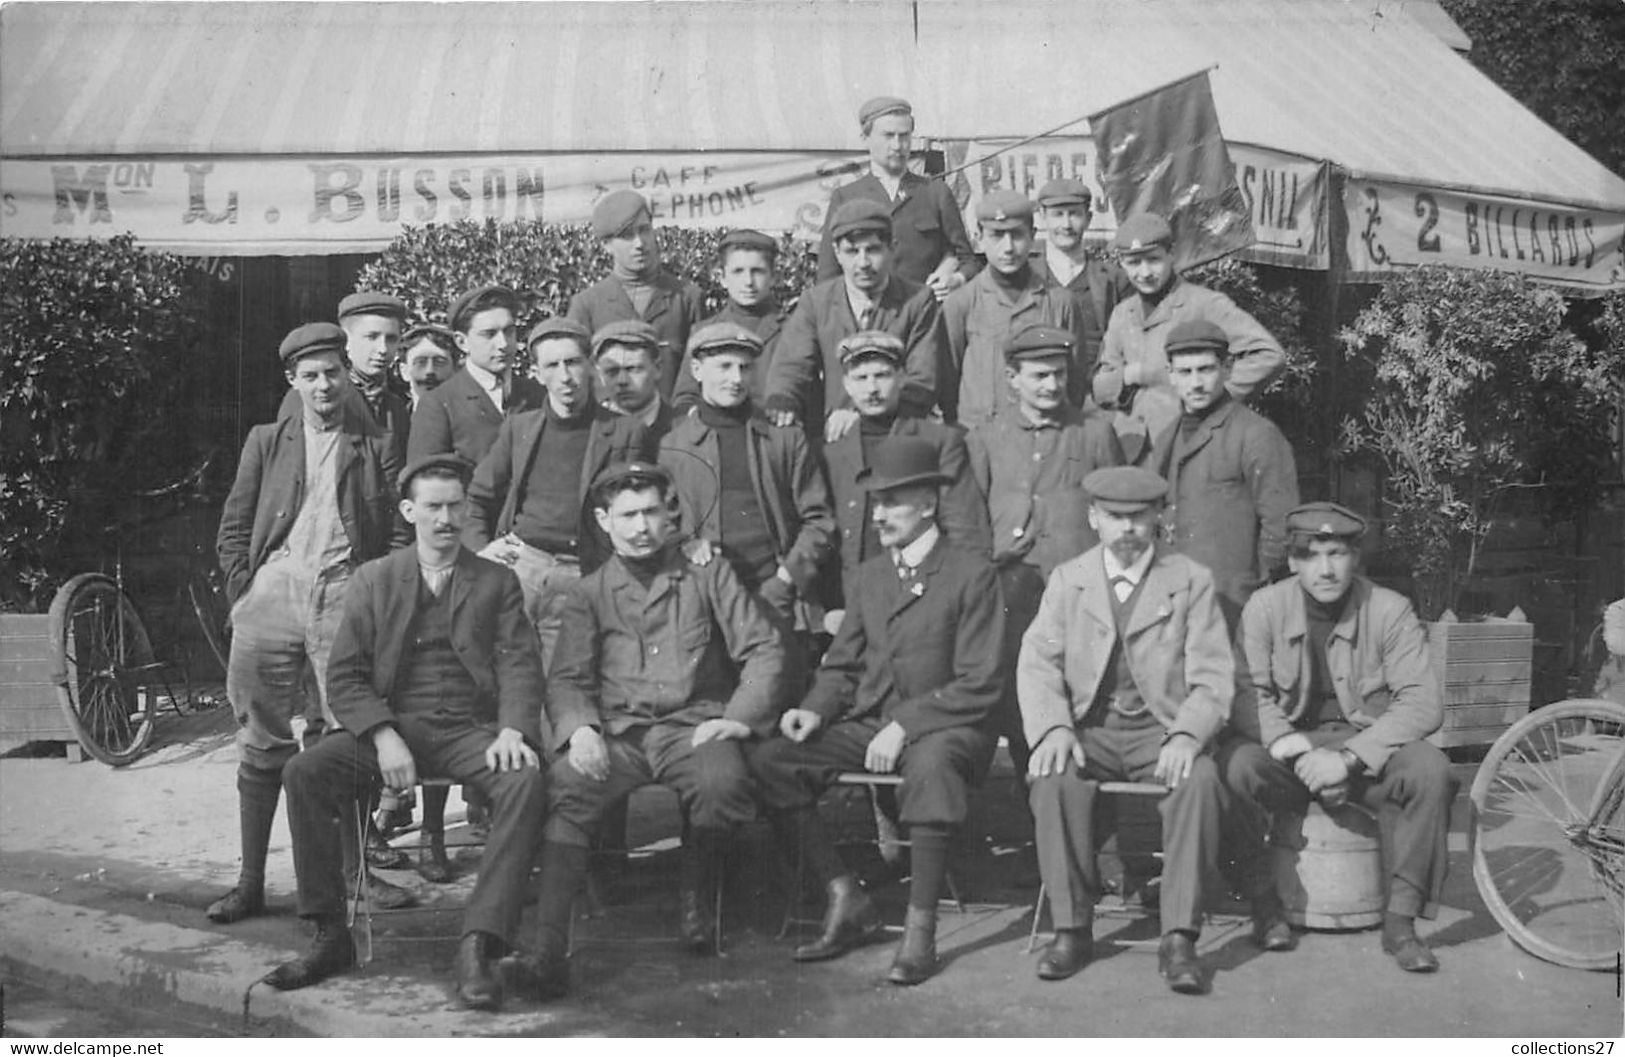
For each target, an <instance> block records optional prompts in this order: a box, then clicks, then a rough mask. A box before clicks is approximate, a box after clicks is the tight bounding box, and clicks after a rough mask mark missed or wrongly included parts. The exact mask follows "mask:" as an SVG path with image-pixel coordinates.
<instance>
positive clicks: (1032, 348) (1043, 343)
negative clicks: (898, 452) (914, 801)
mask: <svg viewBox="0 0 1625 1057" xmlns="http://www.w3.org/2000/svg"><path fill="white" fill-rule="evenodd" d="M983 274H986V273H985V272H984V273H983ZM980 281H981V276H977V277H976V279H975V280H973V283H974V282H980ZM965 289H967V290H968V289H970V287H968V286H967V287H965ZM955 296H958V295H957V294H956V295H955ZM1076 340H1077V339H1076V335H1074V334H1073V333H1072V332H1071V331H1068V330H1060V329H1057V328H1055V327H1045V326H1031V327H1026V328H1024V329H1022V330H1019V331H1017V332H1016V333H1014V334H1012V335H1010V336H1009V337H1008V338H1006V339H1005V341H1004V344H1003V346H1002V348H1001V350H1000V351H1001V352H1002V356H1001V359H1003V361H1004V363H1005V368H1004V372H1003V377H1002V378H1000V379H999V382H1000V383H1001V384H1000V389H1001V390H1003V391H1004V392H1006V393H1010V394H1012V395H1013V397H1014V404H1013V410H1012V412H1010V413H1007V414H1004V415H1001V416H1000V417H998V418H996V419H992V420H990V421H987V422H984V423H982V424H981V425H979V426H977V427H976V428H975V429H973V430H971V432H970V436H969V438H968V443H969V449H970V466H971V473H972V474H973V475H974V476H975V478H976V484H977V488H978V490H979V491H980V492H981V494H982V495H983V496H984V497H985V501H986V503H987V511H988V519H989V521H990V522H991V525H992V538H993V562H994V564H995V565H997V566H998V569H999V585H1000V587H1001V589H1002V591H1003V595H1004V606H1005V609H1004V614H1005V617H1004V644H1003V650H1004V653H1003V656H1004V663H1005V665H1006V668H1007V670H1012V671H1013V670H1014V669H1015V664H1016V658H1017V656H1018V655H1019V653H1020V652H1021V636H1022V634H1023V633H1024V632H1026V630H1027V625H1028V624H1030V623H1031V622H1032V619H1033V615H1034V614H1035V613H1037V612H1038V599H1039V597H1040V596H1041V595H1042V594H1043V593H1044V584H1045V582H1046V581H1048V579H1049V575H1050V573H1052V572H1054V571H1055V567H1056V566H1057V565H1060V564H1061V563H1062V562H1064V561H1068V560H1070V559H1072V558H1076V557H1077V556H1078V555H1080V554H1082V553H1083V552H1084V551H1086V550H1088V549H1089V548H1090V547H1093V546H1094V545H1095V544H1096V543H1099V542H1100V539H1099V537H1098V536H1096V535H1095V532H1094V529H1092V528H1091V527H1090V524H1089V495H1088V493H1087V492H1085V491H1084V488H1083V481H1084V478H1086V477H1088V476H1089V474H1091V473H1093V472H1094V471H1095V470H1099V469H1103V468H1105V467H1108V466H1118V465H1121V463H1122V462H1123V452H1122V449H1121V448H1119V447H1118V444H1117V434H1116V433H1115V432H1113V430H1112V426H1111V422H1110V421H1109V420H1108V419H1107V418H1106V417H1105V416H1104V415H1103V414H1101V413H1100V412H1098V411H1094V410H1090V411H1080V410H1079V409H1078V408H1077V407H1076V406H1074V405H1073V404H1072V403H1071V402H1070V401H1069V400H1068V399H1067V390H1068V387H1069V382H1070V381H1071V372H1072V369H1073V365H1074V364H1075V363H1076V362H1077V361H1076V358H1075V355H1074V353H1075V351H1076ZM1015 690H1016V688H1015V685H1014V682H1013V681H1012V682H1011V683H1010V685H1008V686H1007V688H1006V694H1005V699H1004V701H1003V702H1001V703H1000V706H999V711H998V713H997V716H996V720H997V730H998V733H999V734H1000V735H1002V736H1003V737H1004V738H1005V739H1006V740H1007V741H1008V743H1009V746H1010V759H1011V761H1012V762H1013V763H1014V764H1015V765H1016V769H1017V772H1018V773H1023V774H1024V773H1026V770H1027V753H1028V746H1027V737H1026V734H1025V731H1024V729H1023V726H1022V722H1021V710H1020V708H1019V707H1018V705H1017V703H1016V692H1015Z"/></svg>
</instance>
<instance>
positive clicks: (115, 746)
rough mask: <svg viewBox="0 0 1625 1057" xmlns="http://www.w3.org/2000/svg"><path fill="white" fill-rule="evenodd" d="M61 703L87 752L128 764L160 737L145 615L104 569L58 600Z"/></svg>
mask: <svg viewBox="0 0 1625 1057" xmlns="http://www.w3.org/2000/svg"><path fill="white" fill-rule="evenodd" d="M50 634H51V642H52V644H53V645H54V646H55V648H56V651H57V659H58V661H59V667H58V669H57V671H56V676H57V679H56V683H57V687H56V691H57V701H58V703H60V704H61V706H62V712H63V714H64V715H65V716H66V717H67V719H68V725H69V726H70V727H71V728H72V729H73V732H74V735H75V736H76V737H77V738H78V739H79V744H80V745H82V746H84V748H85V751H86V752H88V753H90V754H91V755H92V756H94V757H96V759H98V760H100V761H102V762H103V763H105V764H109V765H111V766H114V767H121V766H123V765H124V764H127V763H130V762H131V761H133V760H134V759H135V758H136V757H137V756H140V755H141V752H142V750H143V749H145V748H146V747H147V743H148V742H149V741H151V740H152V731H153V723H154V720H155V713H156V705H155V700H154V695H153V694H152V693H150V692H143V689H142V688H143V687H144V686H145V684H146V681H147V679H148V678H149V677H150V673H151V672H153V671H154V670H155V669H156V668H157V667H158V665H157V664H156V663H155V662H154V660H153V655H152V643H151V642H150V641H149V640H148V638H147V629H146V628H145V627H143V626H142V624H141V617H140V616H139V615H138V614H137V613H136V611H135V606H134V605H133V604H132V603H131V602H130V600H129V598H127V597H126V596H125V594H124V592H122V591H120V590H119V588H118V585H117V584H116V583H114V582H113V581H112V579H110V578H109V577H106V576H103V575H101V574H100V573H85V574H83V575H80V576H75V577H74V578H73V579H72V580H69V581H68V582H67V583H66V584H64V585H63V586H62V589H61V590H60V591H58V592H57V593H56V598H55V599H54V600H53V601H52V602H51V617H50Z"/></svg>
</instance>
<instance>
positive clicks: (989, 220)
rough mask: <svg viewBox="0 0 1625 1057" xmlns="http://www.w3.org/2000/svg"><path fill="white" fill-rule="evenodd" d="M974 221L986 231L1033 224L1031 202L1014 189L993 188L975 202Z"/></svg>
mask: <svg viewBox="0 0 1625 1057" xmlns="http://www.w3.org/2000/svg"><path fill="white" fill-rule="evenodd" d="M976 222H977V223H978V224H980V225H981V226H982V227H983V228H984V229H985V230H988V231H1009V230H1011V229H1013V228H1019V227H1026V228H1029V229H1030V228H1031V227H1032V226H1033V204H1032V202H1031V201H1030V200H1028V198H1027V196H1026V195H1024V194H1020V193H1018V192H1016V191H1006V190H1005V189H1004V188H1002V187H1000V188H995V189H994V190H992V191H989V192H988V193H987V194H985V195H983V196H982V200H981V201H980V202H977V203H976Z"/></svg>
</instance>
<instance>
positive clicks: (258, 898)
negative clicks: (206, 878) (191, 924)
mask: <svg viewBox="0 0 1625 1057" xmlns="http://www.w3.org/2000/svg"><path fill="white" fill-rule="evenodd" d="M204 913H205V914H207V915H208V916H209V920H210V921H213V922H215V923H216V924H220V925H230V924H231V923H232V922H234V921H241V920H243V919H244V918H251V917H254V916H255V915H256V914H263V913H265V891H264V890H263V889H259V888H252V889H251V888H244V887H243V886H242V885H238V886H237V887H236V888H233V889H232V890H231V891H229V892H227V893H226V894H225V895H223V896H221V897H220V898H219V899H216V900H215V901H214V902H213V903H210V904H209V909H208V910H206V911H204Z"/></svg>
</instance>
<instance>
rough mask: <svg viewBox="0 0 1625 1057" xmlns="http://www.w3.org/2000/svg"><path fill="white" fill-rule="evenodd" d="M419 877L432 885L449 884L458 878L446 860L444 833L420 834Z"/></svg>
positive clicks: (449, 862)
mask: <svg viewBox="0 0 1625 1057" xmlns="http://www.w3.org/2000/svg"><path fill="white" fill-rule="evenodd" d="M418 876H419V877H421V878H423V879H424V880H425V881H428V882H429V883H430V884H437V885H443V884H449V883H450V882H451V880H452V879H453V878H455V877H456V876H457V873H456V871H455V870H453V869H452V868H451V860H450V859H448V858H446V835H445V834H444V833H419V834H418Z"/></svg>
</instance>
